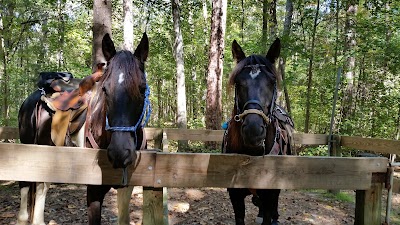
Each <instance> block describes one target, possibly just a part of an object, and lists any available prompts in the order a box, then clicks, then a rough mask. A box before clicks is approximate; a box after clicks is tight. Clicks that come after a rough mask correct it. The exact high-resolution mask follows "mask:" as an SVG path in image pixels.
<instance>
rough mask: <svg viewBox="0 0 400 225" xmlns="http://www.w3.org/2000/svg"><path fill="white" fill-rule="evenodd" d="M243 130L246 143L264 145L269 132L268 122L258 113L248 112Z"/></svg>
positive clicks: (248, 144) (254, 145) (256, 145)
mask: <svg viewBox="0 0 400 225" xmlns="http://www.w3.org/2000/svg"><path fill="white" fill-rule="evenodd" d="M241 132H242V137H243V142H244V144H245V145H247V146H251V147H258V146H262V145H263V144H264V140H265V137H266V134H267V129H266V123H265V122H264V119H263V118H262V117H260V116H259V115H258V114H248V115H247V116H246V117H244V119H243V123H242V127H241Z"/></svg>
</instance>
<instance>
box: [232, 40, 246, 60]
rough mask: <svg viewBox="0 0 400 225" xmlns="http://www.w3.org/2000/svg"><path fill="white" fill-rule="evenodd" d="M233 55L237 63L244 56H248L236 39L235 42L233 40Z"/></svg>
mask: <svg viewBox="0 0 400 225" xmlns="http://www.w3.org/2000/svg"><path fill="white" fill-rule="evenodd" d="M232 55H233V59H234V60H235V61H236V63H239V62H240V61H242V60H243V59H244V58H246V55H245V54H244V52H243V50H242V48H241V47H240V45H239V44H238V43H237V42H236V40H233V42H232Z"/></svg>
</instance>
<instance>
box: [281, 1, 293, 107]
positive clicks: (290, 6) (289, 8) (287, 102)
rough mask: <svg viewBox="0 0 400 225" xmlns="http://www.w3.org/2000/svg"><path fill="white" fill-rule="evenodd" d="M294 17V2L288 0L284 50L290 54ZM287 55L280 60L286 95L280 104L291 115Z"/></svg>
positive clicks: (284, 29)
mask: <svg viewBox="0 0 400 225" xmlns="http://www.w3.org/2000/svg"><path fill="white" fill-rule="evenodd" d="M292 16H293V2H292V0H286V12H285V21H284V24H283V49H284V52H288V51H287V50H286V49H285V47H288V46H289V39H290V30H291V28H292ZM286 57H287V56H286V54H283V55H282V56H281V58H280V59H279V66H278V67H279V72H280V74H281V77H282V86H281V87H282V88H283V92H284V95H285V101H280V103H281V104H282V105H283V106H285V108H286V109H287V111H288V112H289V113H291V111H292V110H291V107H290V99H289V93H288V90H287V85H286V82H285V76H286V74H285V72H286V71H285V67H286Z"/></svg>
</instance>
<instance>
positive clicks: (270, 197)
mask: <svg viewBox="0 0 400 225" xmlns="http://www.w3.org/2000/svg"><path fill="white" fill-rule="evenodd" d="M280 191H281V190H279V189H270V190H259V196H260V198H261V201H262V203H263V210H264V212H263V223H262V225H278V224H279V223H278V217H279V214H278V200H279V193H280Z"/></svg>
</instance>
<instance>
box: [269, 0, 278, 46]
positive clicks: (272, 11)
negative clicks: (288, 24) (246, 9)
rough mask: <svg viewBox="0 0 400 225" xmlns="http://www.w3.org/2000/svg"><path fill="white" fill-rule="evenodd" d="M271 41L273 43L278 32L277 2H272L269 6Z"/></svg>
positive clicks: (273, 0) (271, 0)
mask: <svg viewBox="0 0 400 225" xmlns="http://www.w3.org/2000/svg"><path fill="white" fill-rule="evenodd" d="M268 19H269V21H268V22H269V35H270V36H269V39H270V42H273V41H274V39H275V38H276V36H277V32H278V20H277V19H276V0H270V4H269V18H268Z"/></svg>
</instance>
